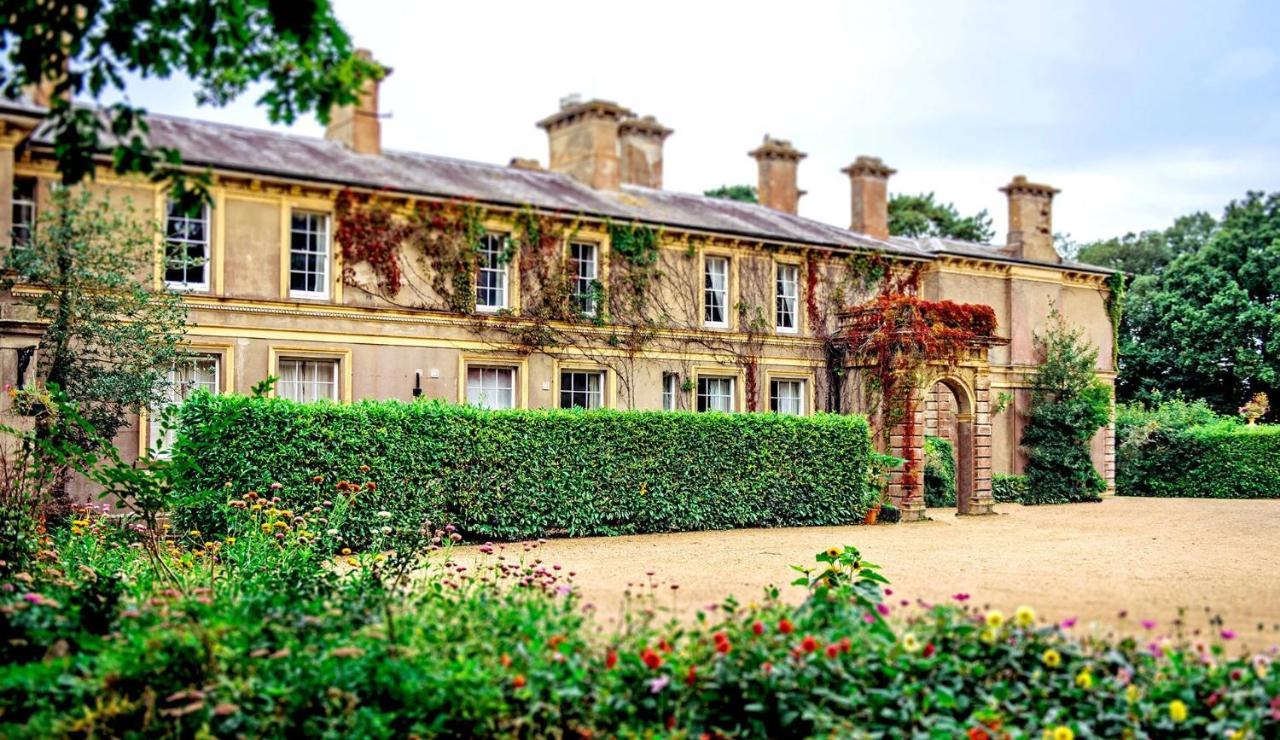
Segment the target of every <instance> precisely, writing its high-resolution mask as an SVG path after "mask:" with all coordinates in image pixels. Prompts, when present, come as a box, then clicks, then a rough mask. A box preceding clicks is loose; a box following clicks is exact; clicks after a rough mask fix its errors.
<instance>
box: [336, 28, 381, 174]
mask: <svg viewBox="0 0 1280 740" xmlns="http://www.w3.org/2000/svg"><path fill="white" fill-rule="evenodd" d="M356 55H357V56H359V57H360V58H361V59H365V60H371V59H373V54H372V53H370V51H369V50H368V49H357V50H356ZM389 74H391V68H390V67H383V68H382V74H381V75H379V76H378V77H376V78H373V79H369V80H365V83H364V88H363V89H362V90H360V93H359V96H358V100H357V101H356V102H355V103H354V104H352V105H336V106H334V107H333V110H331V111H330V112H329V125H328V126H327V127H326V128H325V130H324V138H326V139H328V140H329V141H336V142H338V143H339V144H342V145H343V146H345V147H346V148H348V149H350V150H351V151H353V152H356V153H358V154H382V122H381V121H379V120H378V88H379V87H380V86H381V85H382V80H383V79H385V78H386V76H387V75H389Z"/></svg>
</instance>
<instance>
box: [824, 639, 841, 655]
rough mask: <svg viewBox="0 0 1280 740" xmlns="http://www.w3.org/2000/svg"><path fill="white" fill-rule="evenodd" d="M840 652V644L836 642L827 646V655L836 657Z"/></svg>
mask: <svg viewBox="0 0 1280 740" xmlns="http://www.w3.org/2000/svg"><path fill="white" fill-rule="evenodd" d="M839 654H840V646H839V645H837V644H835V643H834V642H833V643H831V644H830V645H828V646H827V657H828V658H834V657H836V656H837V655H839Z"/></svg>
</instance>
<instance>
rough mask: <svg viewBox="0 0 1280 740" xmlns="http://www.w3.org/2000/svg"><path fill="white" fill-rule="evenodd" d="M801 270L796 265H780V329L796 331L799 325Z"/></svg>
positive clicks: (778, 298) (778, 316) (778, 295)
mask: <svg viewBox="0 0 1280 740" xmlns="http://www.w3.org/2000/svg"><path fill="white" fill-rule="evenodd" d="M799 272H800V271H799V269H798V268H797V267H796V266H795V265H778V279H777V304H776V305H777V322H778V329H781V330H783V331H795V329H796V327H797V325H798V324H797V322H796V313H797V310H798V306H797V304H798V303H799V295H800V286H799Z"/></svg>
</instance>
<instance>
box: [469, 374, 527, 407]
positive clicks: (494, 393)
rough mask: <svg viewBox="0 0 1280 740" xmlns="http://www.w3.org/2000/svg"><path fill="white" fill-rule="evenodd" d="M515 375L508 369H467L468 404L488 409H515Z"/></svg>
mask: <svg viewBox="0 0 1280 740" xmlns="http://www.w3.org/2000/svg"><path fill="white" fill-rule="evenodd" d="M515 375H516V373H515V370H514V369H513V368H507V367H470V368H467V403H469V404H472V405H474V406H480V407H481V408H487V409H510V408H515V399H516V394H515Z"/></svg>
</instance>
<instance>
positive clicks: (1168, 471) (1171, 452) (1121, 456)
mask: <svg viewBox="0 0 1280 740" xmlns="http://www.w3.org/2000/svg"><path fill="white" fill-rule="evenodd" d="M1131 436H1132V437H1138V439H1136V440H1134V439H1131V440H1130V441H1128V442H1127V443H1124V444H1122V445H1121V447H1120V449H1119V452H1118V454H1117V460H1116V489H1117V490H1116V492H1117V493H1118V494H1119V495H1121V496H1176V497H1188V498H1280V426H1277V425H1267V426H1253V427H1250V426H1245V425H1243V424H1240V423H1237V422H1233V421H1221V422H1215V423H1212V424H1206V425H1203V426H1193V427H1189V428H1186V429H1183V430H1177V431H1171V430H1154V431H1148V432H1146V433H1141V431H1140V432H1139V434H1135V435H1131Z"/></svg>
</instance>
